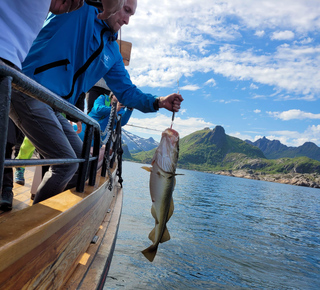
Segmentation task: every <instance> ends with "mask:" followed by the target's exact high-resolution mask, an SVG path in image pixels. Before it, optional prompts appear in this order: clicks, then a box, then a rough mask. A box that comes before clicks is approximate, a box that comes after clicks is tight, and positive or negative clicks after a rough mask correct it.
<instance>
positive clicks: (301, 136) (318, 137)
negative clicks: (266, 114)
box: [266, 125, 320, 147]
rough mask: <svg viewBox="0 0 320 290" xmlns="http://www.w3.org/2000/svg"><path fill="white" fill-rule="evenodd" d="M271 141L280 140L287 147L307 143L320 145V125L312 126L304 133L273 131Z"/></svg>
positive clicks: (269, 137)
mask: <svg viewBox="0 0 320 290" xmlns="http://www.w3.org/2000/svg"><path fill="white" fill-rule="evenodd" d="M270 134H271V135H270V136H266V138H268V139H269V140H279V141H280V142H281V143H282V144H285V145H287V146H294V147H297V146H301V145H303V144H304V143H305V142H313V143H315V144H320V125H311V126H309V127H308V128H307V129H306V130H305V131H304V132H297V131H272V132H270Z"/></svg>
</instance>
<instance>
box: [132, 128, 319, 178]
mask: <svg viewBox="0 0 320 290" xmlns="http://www.w3.org/2000/svg"><path fill="white" fill-rule="evenodd" d="M179 144H180V152H179V161H178V167H179V168H185V169H192V170H199V171H219V170H247V171H254V172H261V173H268V174H275V173H289V172H292V173H320V162H319V161H316V160H313V159H310V158H307V157H296V158H280V159H273V160H270V159H266V158H265V156H264V154H263V152H262V151H261V150H260V149H259V148H258V147H255V146H253V145H251V144H248V143H247V142H245V141H242V140H240V139H238V138H235V137H231V136H228V135H226V134H225V131H224V129H223V128H222V127H221V126H217V127H215V128H214V129H213V130H210V129H209V128H205V129H203V130H200V131H197V132H194V133H192V134H190V135H188V136H186V137H184V138H182V139H180V143H179ZM155 150H156V149H153V150H151V151H147V152H139V153H136V154H132V159H131V160H133V161H137V162H142V163H151V160H152V157H153V154H154V152H155Z"/></svg>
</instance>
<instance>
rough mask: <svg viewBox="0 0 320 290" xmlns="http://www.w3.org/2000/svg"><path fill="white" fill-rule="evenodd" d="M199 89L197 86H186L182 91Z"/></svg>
mask: <svg viewBox="0 0 320 290" xmlns="http://www.w3.org/2000/svg"><path fill="white" fill-rule="evenodd" d="M199 89H200V87H199V86H197V85H186V86H183V87H180V90H181V91H197V90H199Z"/></svg>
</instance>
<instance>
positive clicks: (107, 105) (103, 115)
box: [73, 92, 133, 141]
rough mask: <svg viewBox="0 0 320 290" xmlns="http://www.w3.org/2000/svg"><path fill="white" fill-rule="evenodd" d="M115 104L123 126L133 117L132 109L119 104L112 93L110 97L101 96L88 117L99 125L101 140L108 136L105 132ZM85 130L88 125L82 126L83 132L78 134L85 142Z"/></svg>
mask: <svg viewBox="0 0 320 290" xmlns="http://www.w3.org/2000/svg"><path fill="white" fill-rule="evenodd" d="M113 102H116V103H117V109H116V110H117V114H118V115H122V118H121V126H124V125H126V124H127V123H128V121H129V119H130V117H131V114H132V111H133V109H132V108H128V107H125V106H124V105H122V104H121V103H120V102H118V99H117V97H116V96H115V95H114V94H113V93H112V92H111V93H110V95H109V96H108V95H106V94H103V95H101V96H99V97H98V98H97V99H96V100H95V102H94V105H93V108H92V110H91V111H90V113H89V114H88V116H90V117H91V118H93V119H94V120H96V121H97V122H98V123H99V125H100V129H101V138H102V139H103V138H105V137H106V136H107V134H106V133H105V132H104V131H105V130H106V127H107V125H108V122H109V116H110V113H111V108H112V103H113ZM73 127H74V129H76V128H75V125H74V126H73ZM85 128H86V124H82V131H81V132H80V133H78V135H79V137H80V139H81V140H82V141H83V140H84V132H85Z"/></svg>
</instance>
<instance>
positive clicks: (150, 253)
mask: <svg viewBox="0 0 320 290" xmlns="http://www.w3.org/2000/svg"><path fill="white" fill-rule="evenodd" d="M157 250H158V245H157V246H154V245H151V246H150V247H149V248H146V249H145V250H143V251H142V252H141V253H142V254H143V255H144V256H145V257H146V258H147V259H148V260H149V261H150V262H153V260H154V257H155V256H156V254H157Z"/></svg>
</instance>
